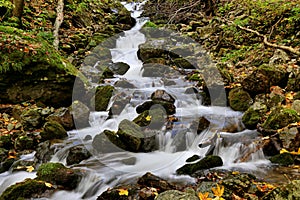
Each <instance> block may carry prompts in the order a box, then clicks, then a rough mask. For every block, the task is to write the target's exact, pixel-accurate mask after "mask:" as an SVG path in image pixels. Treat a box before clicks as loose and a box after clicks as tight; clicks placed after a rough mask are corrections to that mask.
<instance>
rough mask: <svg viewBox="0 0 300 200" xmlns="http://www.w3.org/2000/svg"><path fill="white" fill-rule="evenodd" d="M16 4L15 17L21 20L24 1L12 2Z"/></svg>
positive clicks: (13, 0) (14, 0)
mask: <svg viewBox="0 0 300 200" xmlns="http://www.w3.org/2000/svg"><path fill="white" fill-rule="evenodd" d="M12 3H13V4H14V9H13V16H14V17H17V18H19V19H21V17H22V14H23V8H24V0H12Z"/></svg>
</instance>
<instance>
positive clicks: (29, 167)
mask: <svg viewBox="0 0 300 200" xmlns="http://www.w3.org/2000/svg"><path fill="white" fill-rule="evenodd" d="M33 170H34V167H32V166H26V171H28V172H32V171H33Z"/></svg>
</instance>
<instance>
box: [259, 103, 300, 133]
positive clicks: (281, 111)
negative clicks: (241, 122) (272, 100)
mask: <svg viewBox="0 0 300 200" xmlns="http://www.w3.org/2000/svg"><path fill="white" fill-rule="evenodd" d="M298 121H300V117H299V115H298V113H297V112H296V111H295V110H292V109H288V108H281V107H278V108H276V109H274V110H273V111H272V112H271V113H270V115H269V116H268V118H267V119H266V121H265V122H264V123H263V124H262V127H263V128H264V129H274V130H277V129H280V128H283V127H285V126H287V125H289V124H290V123H294V122H298Z"/></svg>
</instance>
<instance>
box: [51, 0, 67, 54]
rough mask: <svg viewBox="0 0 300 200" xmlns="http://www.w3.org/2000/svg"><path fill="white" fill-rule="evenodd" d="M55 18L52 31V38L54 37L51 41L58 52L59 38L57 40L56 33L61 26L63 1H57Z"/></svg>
mask: <svg viewBox="0 0 300 200" xmlns="http://www.w3.org/2000/svg"><path fill="white" fill-rule="evenodd" d="M56 12H57V17H56V20H55V23H54V31H53V36H54V41H53V46H54V48H55V49H56V50H58V45H59V38H58V35H59V34H58V31H59V28H60V25H61V24H62V22H63V20H64V13H63V12H64V0H58V4H57V8H56Z"/></svg>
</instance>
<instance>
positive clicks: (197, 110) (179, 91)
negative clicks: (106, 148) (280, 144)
mask: <svg viewBox="0 0 300 200" xmlns="http://www.w3.org/2000/svg"><path fill="white" fill-rule="evenodd" d="M142 5H143V4H138V3H137V4H136V3H130V4H125V7H126V8H127V9H128V10H130V11H131V12H132V16H133V17H134V18H135V19H136V20H137V23H136V25H135V26H134V27H133V28H132V29H131V30H129V31H125V33H124V35H123V36H121V37H120V38H119V39H118V40H117V41H116V47H115V48H113V49H111V55H112V60H113V62H125V63H127V64H129V65H130V69H129V70H128V72H127V73H126V74H124V75H123V76H120V77H117V78H116V79H113V80H111V82H112V83H114V82H115V81H116V80H120V79H126V80H127V81H129V82H130V83H132V84H134V85H135V86H136V88H134V89H126V90H124V89H121V88H119V90H118V88H116V92H115V95H116V96H117V95H118V94H119V93H120V92H123V93H126V94H127V95H130V96H131V100H130V103H129V104H128V105H127V106H126V107H125V108H124V110H123V111H122V113H121V114H120V115H118V116H116V117H114V118H111V119H108V120H107V116H108V112H92V113H91V115H90V124H91V127H88V128H84V129H81V130H73V131H70V132H69V138H68V139H67V140H66V141H65V144H64V145H65V146H64V147H63V148H61V149H60V150H58V151H57V152H56V154H55V155H54V156H53V158H52V160H51V161H53V162H62V163H64V164H66V156H67V154H68V151H69V149H70V148H71V147H73V146H75V145H78V144H82V143H84V144H85V145H86V146H87V147H90V146H91V144H90V143H89V142H84V140H83V139H84V138H85V137H86V136H87V135H90V136H92V137H94V136H95V135H97V134H99V133H101V132H102V131H103V130H105V129H109V130H114V131H116V130H117V128H118V124H119V122H120V121H122V120H123V119H129V120H132V119H134V118H135V117H136V116H137V113H136V112H135V106H136V105H138V104H140V103H142V102H144V101H145V100H147V99H149V97H150V95H151V93H153V92H154V91H156V90H157V89H163V90H165V91H167V92H168V93H169V94H172V95H173V96H174V97H176V102H175V106H176V117H178V118H179V119H180V120H179V122H178V123H177V124H176V125H175V127H174V129H173V130H161V133H160V134H158V135H157V138H156V139H157V142H158V144H159V149H158V150H157V151H154V152H150V153H132V152H118V153H106V154H101V155H94V156H93V157H91V158H90V159H88V160H85V161H82V162H81V163H80V164H78V165H74V166H71V167H73V168H80V169H81V170H82V171H83V172H84V174H85V177H84V178H83V179H82V180H81V182H80V184H79V186H78V187H77V188H76V189H75V190H74V191H59V192H56V193H55V194H54V195H53V196H52V197H51V199H55V200H58V199H65V198H66V197H67V198H68V199H81V198H86V199H96V198H97V196H99V195H100V194H101V193H102V192H103V191H105V190H106V189H107V188H109V187H113V186H115V185H117V184H122V183H129V182H132V181H134V180H136V179H137V177H139V176H142V175H143V174H145V173H146V172H152V173H154V174H155V175H158V176H160V177H162V178H165V179H168V180H170V181H180V182H193V181H194V179H193V178H191V177H189V176H176V175H175V171H176V169H178V168H179V167H180V166H182V165H184V163H185V160H186V159H187V158H189V157H191V156H193V155H195V154H197V155H200V156H205V155H206V154H207V153H208V151H209V150H210V145H207V146H205V147H203V148H199V147H198V145H199V144H200V143H204V142H205V141H207V140H209V139H210V138H212V137H214V136H216V135H217V138H216V141H215V149H214V152H213V153H214V154H215V155H219V156H220V157H222V159H223V161H224V166H223V167H222V168H227V169H239V170H241V169H242V170H244V171H260V172H262V173H263V171H261V170H259V167H260V166H262V165H266V164H268V161H267V160H266V159H265V158H264V155H263V153H262V151H261V150H255V147H256V146H255V143H253V140H255V138H257V133H256V131H250V130H244V131H241V132H238V133H227V132H222V131H221V130H222V126H223V125H224V123H225V122H231V123H233V124H236V126H241V125H240V124H241V122H240V121H241V115H242V113H240V112H235V111H232V110H231V109H230V108H228V107H217V106H210V107H208V106H203V105H201V99H200V100H199V98H198V97H197V96H196V95H188V94H185V93H184V91H185V90H186V88H187V87H189V86H192V84H193V83H191V82H187V81H185V79H184V77H183V76H179V77H176V78H175V79H173V81H175V82H176V85H175V86H174V85H173V86H164V83H163V82H162V81H161V78H145V77H142V76H141V72H142V67H143V63H142V62H141V61H140V60H139V59H138V57H137V51H138V46H139V45H140V44H142V43H144V42H145V41H146V38H145V36H144V34H143V33H141V32H140V31H139V30H140V29H141V27H142V26H143V24H144V23H145V22H146V19H144V18H139V16H140V14H141V12H142V11H141V9H140V8H141V7H142ZM112 99H114V98H112ZM112 103H113V100H112V101H111V102H110V105H112ZM201 116H204V117H206V118H207V119H210V121H211V122H212V124H214V125H215V126H214V128H212V129H207V130H204V131H203V132H202V133H201V134H199V135H198V134H195V133H194V132H193V131H192V130H190V129H189V127H188V125H187V124H188V123H189V122H190V121H189V120H191V119H197V118H199V117H201ZM184 122H188V123H184ZM238 128H240V130H242V127H238ZM181 129H186V130H187V131H186V132H187V134H186V135H185V136H184V137H183V138H181V139H182V140H184V141H185V144H186V148H185V150H183V151H178V150H177V146H176V142H175V141H174V140H175V139H174V138H175V137H174V135H176V133H178V131H180V130H181ZM245 157H246V159H245ZM27 159H32V158H27ZM130 159H133V160H134V162H133V163H132V164H128V163H126V162H124V161H126V160H130ZM1 176H2V178H1V180H0V185H1V188H0V193H1V192H2V191H3V190H4V189H5V188H6V187H8V186H9V185H11V184H13V183H15V182H18V181H21V180H24V179H25V178H34V177H35V174H34V173H27V172H18V173H13V174H10V173H4V174H1Z"/></svg>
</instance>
